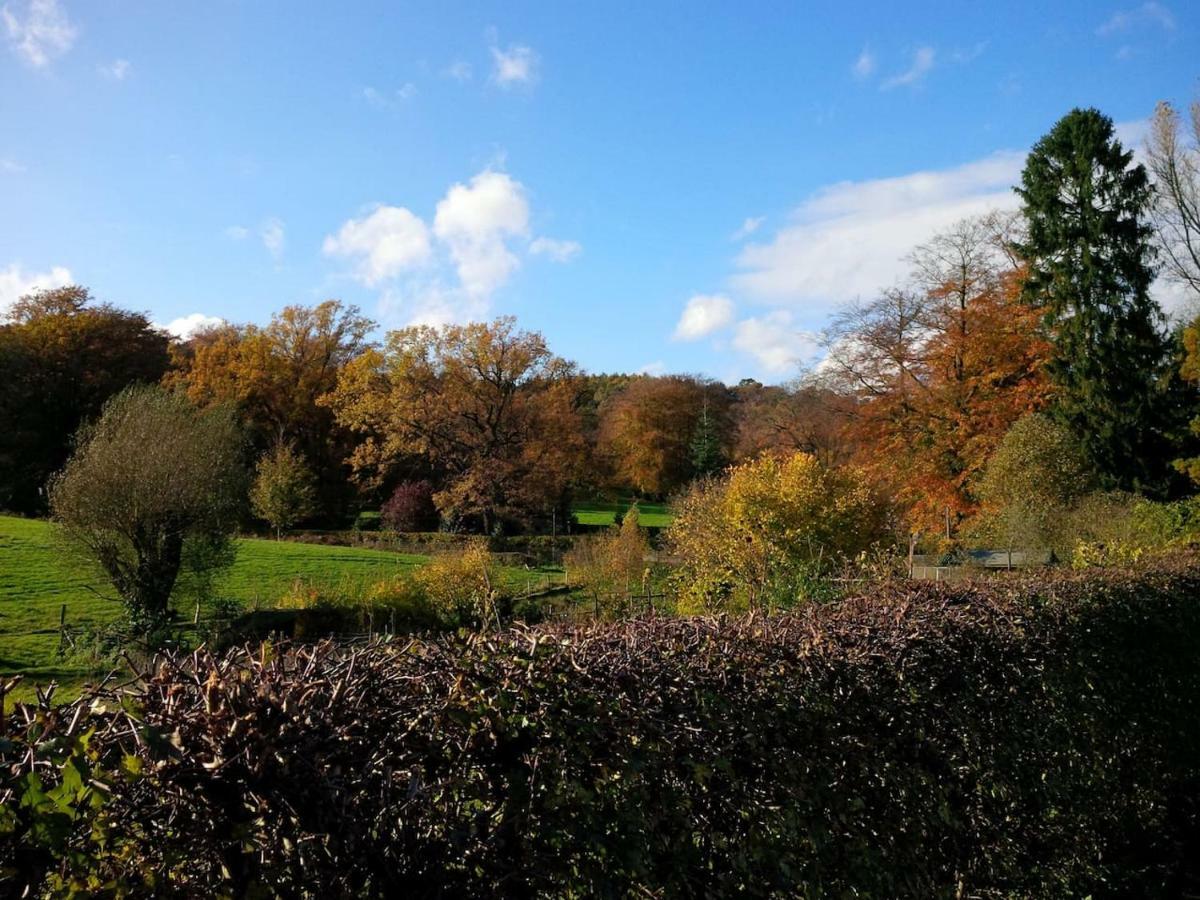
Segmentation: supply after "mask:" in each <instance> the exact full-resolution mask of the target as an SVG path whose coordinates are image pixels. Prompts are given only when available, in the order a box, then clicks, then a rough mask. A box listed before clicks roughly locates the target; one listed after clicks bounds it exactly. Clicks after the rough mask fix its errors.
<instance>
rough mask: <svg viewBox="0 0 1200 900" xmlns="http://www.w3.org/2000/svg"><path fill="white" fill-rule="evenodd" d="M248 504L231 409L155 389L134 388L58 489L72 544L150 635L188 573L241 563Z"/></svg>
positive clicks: (84, 438)
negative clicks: (239, 546)
mask: <svg viewBox="0 0 1200 900" xmlns="http://www.w3.org/2000/svg"><path fill="white" fill-rule="evenodd" d="M245 496H246V473H245V469H244V467H243V464H242V436H241V430H240V428H239V426H238V424H237V421H236V418H235V416H234V413H233V412H232V410H231V409H229V408H228V407H222V406H217V407H211V408H209V409H207V410H199V409H197V408H196V407H194V406H193V405H192V404H191V403H190V402H189V401H188V399H187V398H186V397H184V396H182V395H180V394H173V393H169V392H167V391H165V390H163V389H162V388H160V387H157V386H141V387H133V388H127V389H126V390H124V391H122V392H121V393H119V394H117V395H116V396H115V397H114V398H113V399H112V400H110V401H109V402H108V404H107V405H106V406H105V407H104V411H103V413H102V414H101V415H100V418H99V419H98V420H97V421H96V422H95V424H93V425H91V426H88V427H85V428H84V429H83V430H82V431H81V432H80V434H79V436H78V449H77V450H76V452H75V454H74V456H72V457H71V459H70V460H69V461H68V462H67V465H66V467H65V468H64V469H63V470H62V471H61V472H59V473H58V474H57V475H56V476H55V477H54V479H53V481H52V482H51V488H50V508H51V511H52V513H53V515H54V519H55V521H56V522H57V524H58V526H59V528H60V529H61V531H62V533H63V535H64V536H65V537H66V538H67V540H68V541H69V543H70V544H71V545H73V546H74V547H75V548H77V549H78V550H79V551H80V552H81V553H82V554H83V555H84V556H85V557H87V558H88V559H90V560H91V561H92V562H93V563H95V564H96V565H97V566H98V567H99V568H100V569H101V570H102V571H103V572H104V574H105V575H106V576H107V577H108V579H109V581H110V582H111V583H112V586H113V588H114V589H115V590H116V592H117V594H118V595H119V596H120V598H121V600H122V601H124V603H125V606H126V609H127V611H128V613H129V617H130V619H131V622H132V624H134V626H135V627H139V628H141V629H143V630H145V631H151V630H153V629H154V628H155V627H156V626H158V625H160V624H161V623H162V622H163V621H164V620H165V619H166V618H167V617H168V615H169V608H170V600H171V594H172V592H173V591H174V589H175V586H176V582H177V580H178V579H179V577H180V575H181V573H183V574H187V575H189V576H194V577H200V578H203V577H205V576H207V575H210V574H211V573H212V571H213V570H216V569H220V568H222V567H224V566H227V565H229V564H230V563H231V562H232V561H233V545H232V542H231V536H232V534H233V531H234V528H235V527H236V525H237V520H238V516H239V513H240V511H241V507H242V504H243V502H244V500H245Z"/></svg>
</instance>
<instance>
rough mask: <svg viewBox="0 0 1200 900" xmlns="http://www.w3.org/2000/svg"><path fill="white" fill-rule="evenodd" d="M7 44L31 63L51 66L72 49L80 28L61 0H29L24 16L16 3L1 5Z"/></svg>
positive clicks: (0, 14) (0, 11)
mask: <svg viewBox="0 0 1200 900" xmlns="http://www.w3.org/2000/svg"><path fill="white" fill-rule="evenodd" d="M0 18H3V20H4V26H5V30H6V31H7V32H8V43H9V45H10V46H11V47H12V48H13V50H15V51H16V52H17V53H18V54H19V55H20V56H22V57H24V59H25V61H26V62H28V63H29V64H30V65H31V66H36V67H38V68H42V67H44V66H48V65H49V64H50V61H51V60H53V59H54V58H55V57H58V56H62V55H63V54H64V53H66V52H67V51H68V50H70V49H71V45H72V44H74V43H75V38H76V37H77V36H78V34H79V30H78V29H77V28H76V27H75V26H74V25H73V24H72V23H71V20H70V19H69V18H67V14H66V13H65V12H63V10H62V9H61V8H60V7H59V5H58V0H29V2H28V3H26V4H25V13H24V16H22V15H21V13H20V11H19V10H17V11H14V8H13V5H11V4H7V3H6V4H5V5H4V6H3V7H0Z"/></svg>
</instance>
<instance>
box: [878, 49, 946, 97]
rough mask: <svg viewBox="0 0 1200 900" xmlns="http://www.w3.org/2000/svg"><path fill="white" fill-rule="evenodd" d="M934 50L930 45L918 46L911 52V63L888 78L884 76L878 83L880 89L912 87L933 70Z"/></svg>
mask: <svg viewBox="0 0 1200 900" xmlns="http://www.w3.org/2000/svg"><path fill="white" fill-rule="evenodd" d="M933 61H934V52H933V48H932V47H918V48H917V49H916V52H914V53H913V59H912V64H911V65H910V66H909V67H908V68H907V69H905V70H904V71H903V72H898V73H896V74H895V75H893V76H891V77H890V78H885V79H884V80H883V83H882V84H880V85H879V89H880V90H882V91H890V90H891V89H892V88H898V87H912V86H913V85H916V84H919V83H920V82H921V81H923V80H924V78H925V76H926V75H928V74H929V73H930V72H931V71H932V70H933Z"/></svg>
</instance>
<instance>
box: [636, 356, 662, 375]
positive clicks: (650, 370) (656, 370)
mask: <svg viewBox="0 0 1200 900" xmlns="http://www.w3.org/2000/svg"><path fill="white" fill-rule="evenodd" d="M633 374H634V375H665V374H667V364H666V363H665V362H663V361H662V360H661V359H656V360H654V362H648V363H646V364H645V365H644V366H642V367H641V368H640V369H638V370H637V371H636V372H634V373H633Z"/></svg>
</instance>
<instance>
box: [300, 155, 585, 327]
mask: <svg viewBox="0 0 1200 900" xmlns="http://www.w3.org/2000/svg"><path fill="white" fill-rule="evenodd" d="M322 249H323V252H324V253H325V254H326V255H327V256H334V257H344V258H348V259H351V260H355V261H356V262H357V267H356V269H355V273H354V274H355V277H356V278H358V279H359V280H360V281H362V282H363V283H365V284H367V285H368V286H372V287H378V288H380V289H381V294H380V310H381V315H382V317H383V318H384V319H387V320H392V321H397V320H405V321H408V322H423V323H443V322H451V321H456V322H462V321H468V320H472V319H479V318H482V317H484V316H485V315H486V314H487V311H488V308H489V306H490V304H491V300H492V295H493V294H494V293H495V292H496V291H497V290H499V289H500V288H501V287H502V286H503V285H504V284H505V282H507V280H508V279H509V277H510V276H511V275H512V273H513V272H515V271H516V270H517V269H518V268H519V267H520V265H521V255H519V254H523V253H529V254H537V255H542V256H546V257H548V258H549V259H552V260H554V261H557V262H566V261H568V260H570V259H572V258H574V257H575V256H577V255H578V254H579V253H580V252H581V250H582V248H581V247H580V245H579V243H578V242H576V241H567V240H557V239H554V238H547V237H538V238H535V239H533V240H530V234H529V202H528V200H527V199H526V195H525V188H524V186H523V185H522V184H521V183H520V182H519V181H517V180H515V179H514V178H512V177H511V176H510V175H507V174H505V173H504V172H498V171H496V170H494V169H485V170H484V171H482V172H480V173H479V174H477V175H475V176H474V177H473V178H471V179H470V180H469V181H468V182H467V183H465V184H463V183H458V184H454V185H452V186H451V187H450V188H449V189H448V190H447V191H446V193H445V195H444V196H443V197H442V199H441V200H440V201H439V202H438V204H437V207H436V209H435V211H434V215H433V217H432V225H430V224H427V223H426V221H425V220H424V219H422V218H421V217H420V216H418V215H416V214H415V213H413V212H411V211H410V210H408V209H405V208H403V207H398V206H379V207H376V208H375V209H374V210H372V211H371V212H370V213H369V214H367V215H365V216H363V217H362V218H359V219H351V220H349V221H347V222H345V223H344V224H343V225H342V227H341V228H340V229H339V230H338V232H337V233H336V234H331V235H329V236H328V237H326V238H325V242H324V244H323V247H322Z"/></svg>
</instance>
